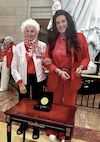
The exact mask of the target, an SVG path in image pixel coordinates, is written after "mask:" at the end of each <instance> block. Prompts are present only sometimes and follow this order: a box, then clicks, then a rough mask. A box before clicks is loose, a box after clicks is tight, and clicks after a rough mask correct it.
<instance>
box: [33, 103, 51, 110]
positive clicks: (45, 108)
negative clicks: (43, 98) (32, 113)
mask: <svg viewBox="0 0 100 142" xmlns="http://www.w3.org/2000/svg"><path fill="white" fill-rule="evenodd" d="M34 109H35V110H40V111H46V112H49V111H50V109H51V107H50V106H45V105H39V104H36V105H34Z"/></svg>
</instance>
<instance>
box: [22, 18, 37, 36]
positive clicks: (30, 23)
mask: <svg viewBox="0 0 100 142" xmlns="http://www.w3.org/2000/svg"><path fill="white" fill-rule="evenodd" d="M28 26H33V27H34V28H35V29H36V31H37V34H38V33H39V31H40V25H39V23H38V22H37V21H36V20H35V19H31V18H30V19H27V20H25V21H24V22H23V23H22V25H21V31H22V32H23V33H24V31H25V28H26V27H28Z"/></svg>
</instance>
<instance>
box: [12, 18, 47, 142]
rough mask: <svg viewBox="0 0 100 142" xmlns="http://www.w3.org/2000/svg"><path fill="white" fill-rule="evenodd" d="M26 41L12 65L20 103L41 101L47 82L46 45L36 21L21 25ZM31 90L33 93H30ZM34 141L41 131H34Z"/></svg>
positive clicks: (24, 126)
mask: <svg viewBox="0 0 100 142" xmlns="http://www.w3.org/2000/svg"><path fill="white" fill-rule="evenodd" d="M21 31H22V33H23V34H24V41H23V42H21V43H19V44H18V45H16V47H15V52H14V56H13V60H12V65H11V73H12V76H13V78H14V80H15V82H16V83H17V84H18V86H19V101H20V100H21V99H23V98H32V99H35V100H38V99H39V90H41V89H42V88H43V85H44V84H45V82H46V75H45V72H44V68H43V66H42V60H43V57H44V54H45V50H46V44H45V43H44V42H42V41H40V40H38V34H39V31H40V25H39V24H38V23H37V21H36V20H34V19H27V20H26V21H24V22H23V23H22V25H21ZM30 90H31V91H30ZM27 127H28V126H27V123H22V124H21V125H20V127H19V129H18V130H17V134H19V135H20V134H22V133H23V129H24V128H25V129H27ZM32 137H33V139H37V138H38V137H39V130H38V128H35V129H34V131H33V136H32Z"/></svg>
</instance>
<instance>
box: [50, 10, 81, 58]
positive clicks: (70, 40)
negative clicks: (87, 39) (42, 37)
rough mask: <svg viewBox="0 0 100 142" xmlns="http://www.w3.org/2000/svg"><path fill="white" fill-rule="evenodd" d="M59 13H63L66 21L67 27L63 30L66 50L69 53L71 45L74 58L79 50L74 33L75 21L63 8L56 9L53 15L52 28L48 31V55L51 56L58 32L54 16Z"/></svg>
mask: <svg viewBox="0 0 100 142" xmlns="http://www.w3.org/2000/svg"><path fill="white" fill-rule="evenodd" d="M60 15H64V16H65V17H66V20H67V22H68V27H67V29H66V32H65V38H66V47H68V48H67V50H66V52H67V53H69V54H71V47H73V48H74V56H75V59H76V58H77V54H78V51H79V50H80V45H79V40H78V37H77V33H76V27H75V23H74V20H73V18H72V17H71V15H70V14H69V13H68V12H67V11H64V10H58V11H56V13H55V15H54V16H53V22H52V28H51V29H50V30H49V31H48V44H49V46H50V49H49V56H50V57H51V58H52V51H53V49H54V47H55V43H56V40H57V38H58V36H59V34H60V33H59V32H58V30H57V27H56V18H57V17H58V16H60ZM76 60H77V59H76Z"/></svg>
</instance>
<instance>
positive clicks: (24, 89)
mask: <svg viewBox="0 0 100 142" xmlns="http://www.w3.org/2000/svg"><path fill="white" fill-rule="evenodd" d="M19 90H20V93H22V94H26V93H27V89H26V86H25V85H24V83H23V82H21V83H19Z"/></svg>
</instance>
